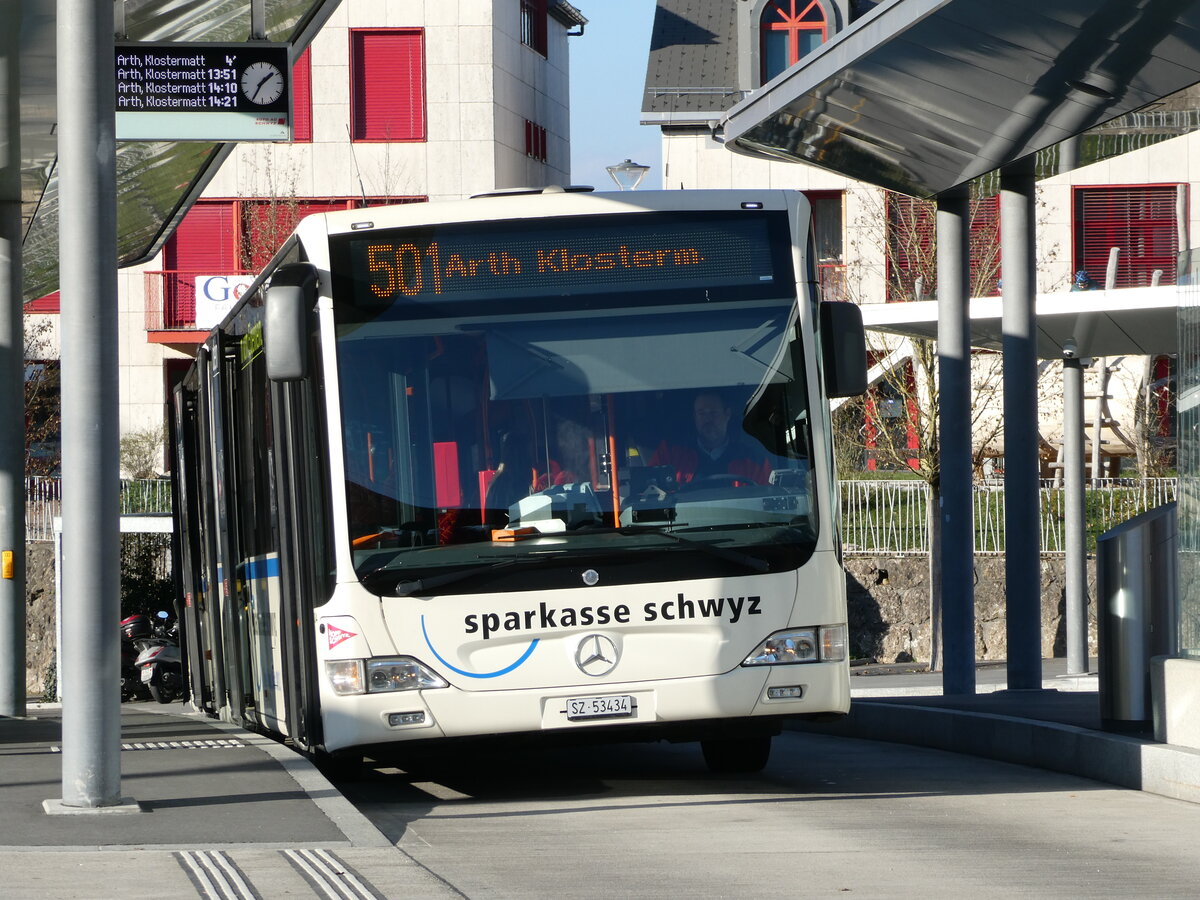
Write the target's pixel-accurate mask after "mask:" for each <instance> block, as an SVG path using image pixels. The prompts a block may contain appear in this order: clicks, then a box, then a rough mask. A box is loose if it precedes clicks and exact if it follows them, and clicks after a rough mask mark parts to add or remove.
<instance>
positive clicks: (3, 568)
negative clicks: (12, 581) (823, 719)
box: [0, 550, 13, 578]
mask: <svg viewBox="0 0 1200 900" xmlns="http://www.w3.org/2000/svg"><path fill="white" fill-rule="evenodd" d="M0 577H3V578H12V577H13V552H12V551H11V550H5V551H4V552H3V553H0Z"/></svg>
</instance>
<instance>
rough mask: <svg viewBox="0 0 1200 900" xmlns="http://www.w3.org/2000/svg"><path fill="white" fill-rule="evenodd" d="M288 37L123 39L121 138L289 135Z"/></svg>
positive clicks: (118, 56) (118, 67)
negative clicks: (271, 39) (260, 40)
mask: <svg viewBox="0 0 1200 900" xmlns="http://www.w3.org/2000/svg"><path fill="white" fill-rule="evenodd" d="M289 58H290V57H289V48H288V45H287V44H268V43H257V42H249V43H241V44H202V43H122V44H117V45H116V48H115V56H114V64H115V72H116V83H117V92H116V98H115V105H116V124H117V138H118V139H119V140H205V141H218V140H270V141H279V140H288V139H290V137H291V77H290V72H291V66H290V64H289Z"/></svg>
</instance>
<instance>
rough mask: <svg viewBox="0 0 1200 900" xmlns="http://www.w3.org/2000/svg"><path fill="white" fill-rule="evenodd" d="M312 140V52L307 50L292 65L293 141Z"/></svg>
mask: <svg viewBox="0 0 1200 900" xmlns="http://www.w3.org/2000/svg"><path fill="white" fill-rule="evenodd" d="M311 140H312V50H311V49H306V50H305V51H304V52H303V53H301V54H300V56H299V57H297V58H296V62H295V63H294V64H293V65H292V141H293V142H294V143H297V144H307V143H308V142H310V141H311Z"/></svg>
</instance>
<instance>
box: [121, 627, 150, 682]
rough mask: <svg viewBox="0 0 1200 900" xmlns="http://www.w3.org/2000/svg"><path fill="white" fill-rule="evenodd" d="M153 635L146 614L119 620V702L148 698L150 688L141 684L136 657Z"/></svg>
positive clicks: (140, 673)
mask: <svg viewBox="0 0 1200 900" xmlns="http://www.w3.org/2000/svg"><path fill="white" fill-rule="evenodd" d="M153 637H154V628H153V625H152V624H151V622H150V619H149V617H148V616H144V615H141V614H138V615H133V616H128V617H126V618H124V619H122V620H121V702H122V703H125V702H127V701H129V700H149V699H150V689H149V688H148V687H146V685H144V684H142V672H141V670H140V669H139V668H138V667H137V658H138V656H139V655H141V652H142V651H143V650H144V649H145V648H146V646H147V641H149V640H152V639H153Z"/></svg>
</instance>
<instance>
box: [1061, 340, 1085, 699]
mask: <svg viewBox="0 0 1200 900" xmlns="http://www.w3.org/2000/svg"><path fill="white" fill-rule="evenodd" d="M1076 352H1077V351H1076ZM1083 369H1084V366H1083V360H1081V359H1079V358H1078V357H1076V356H1068V357H1067V358H1065V359H1064V360H1063V485H1064V495H1065V504H1064V505H1065V509H1064V510H1063V515H1064V517H1065V519H1066V538H1067V546H1066V551H1067V561H1066V562H1067V569H1066V594H1067V610H1066V612H1067V674H1068V675H1083V674H1085V673H1086V672H1087V670H1088V647H1087V635H1088V615H1087V547H1086V544H1085V537H1084V535H1085V533H1086V520H1085V517H1084V502H1083Z"/></svg>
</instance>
